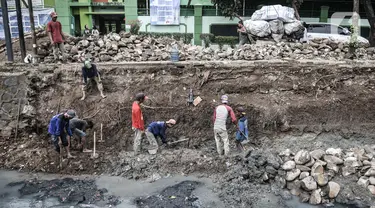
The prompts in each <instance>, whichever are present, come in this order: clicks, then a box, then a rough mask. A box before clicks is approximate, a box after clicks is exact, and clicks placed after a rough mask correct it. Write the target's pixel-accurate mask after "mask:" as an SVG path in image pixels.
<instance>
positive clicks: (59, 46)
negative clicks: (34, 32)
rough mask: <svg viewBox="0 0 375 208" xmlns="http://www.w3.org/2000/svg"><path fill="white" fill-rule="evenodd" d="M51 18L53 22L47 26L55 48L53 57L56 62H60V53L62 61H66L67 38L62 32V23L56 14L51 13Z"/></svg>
mask: <svg viewBox="0 0 375 208" xmlns="http://www.w3.org/2000/svg"><path fill="white" fill-rule="evenodd" d="M51 18H52V20H51V21H49V22H48V24H47V32H48V37H49V39H50V41H51V45H52V48H53V55H54V57H55V61H57V60H59V51H60V53H61V56H62V59H63V61H65V48H64V40H66V38H65V35H64V33H63V31H62V26H61V23H60V22H59V21H57V14H56V12H52V13H51Z"/></svg>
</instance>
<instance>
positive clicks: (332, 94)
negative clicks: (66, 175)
mask: <svg viewBox="0 0 375 208" xmlns="http://www.w3.org/2000/svg"><path fill="white" fill-rule="evenodd" d="M1 68H2V71H3V72H2V75H1V77H2V79H3V80H7V79H8V78H10V77H18V83H17V84H18V86H21V85H22V86H23V88H22V89H25V90H26V92H27V93H26V96H25V97H24V101H23V102H24V103H23V102H22V101H21V105H20V109H21V110H20V112H21V114H20V122H22V124H23V125H19V127H18V128H19V130H18V136H17V137H18V138H17V141H15V140H14V138H15V132H16V125H15V122H14V121H16V119H17V102H16V101H17V98H14V99H13V101H14V102H13V103H14V104H15V105H7V106H8V107H7V108H5V107H4V105H5V104H6V103H5V102H4V100H5V99H4V97H5V96H3V97H2V100H1V101H2V107H3V109H2V113H3V114H4V112H7V113H8V114H11V115H10V116H8V117H6V116H2V122H1V124H2V126H1V134H2V139H1V142H2V143H1V145H2V149H4V151H3V154H2V155H1V160H0V164H1V165H2V166H3V167H7V168H20V166H21V165H23V166H22V168H27V169H30V170H39V171H47V172H55V171H56V170H55V169H54V168H53V167H54V165H53V164H52V165H51V163H52V162H51V161H52V160H53V158H54V157H55V156H54V155H53V154H52V152H51V150H50V149H51V148H50V146H49V144H48V142H49V139H48V135H47V131H46V129H47V125H48V121H49V119H50V118H51V117H52V116H53V115H54V114H56V112H57V110H58V109H60V111H63V110H65V109H75V110H76V111H77V113H78V116H79V117H92V119H93V120H94V122H95V126H94V131H96V133H97V135H99V131H100V123H103V125H104V127H103V135H104V139H105V143H101V144H99V147H98V149H99V153H101V155H110V156H112V155H118V152H119V151H121V150H131V149H132V131H131V128H130V127H131V116H130V115H131V103H132V100H133V96H134V94H135V93H137V92H145V93H146V94H147V95H148V96H149V97H150V98H151V99H150V101H148V102H146V103H145V105H146V107H144V117H145V122H146V124H148V123H150V122H152V121H156V120H166V119H169V118H176V119H177V120H178V125H177V126H176V128H173V129H170V130H168V137H169V139H170V140H174V139H178V138H180V137H183V136H184V137H188V138H191V143H190V147H191V148H199V147H202V146H205V142H206V141H209V142H212V140H213V135H212V120H211V118H212V113H213V109H214V106H216V105H217V104H218V101H219V98H220V95H222V94H228V95H229V98H230V105H231V106H232V107H233V108H236V107H237V106H243V107H245V109H246V111H247V115H248V119H249V126H250V129H251V131H250V132H251V136H252V138H253V140H254V141H255V142H256V143H258V144H260V143H262V142H267V141H262V139H261V138H264V136H268V138H276V137H277V136H282V137H283V136H284V135H295V136H302V135H304V134H305V133H313V134H315V135H316V136H321V135H322V134H324V133H327V132H330V133H334V134H335V135H338V136H341V137H343V138H352V137H355V136H367V137H368V136H371V135H372V134H373V129H374V128H373V127H374V118H375V115H374V114H375V111H374V110H373V107H372V106H374V103H375V96H374V84H375V83H374V81H373V80H372V77H374V76H375V73H374V70H375V68H374V67H371V63H364V62H358V63H356V62H352V63H345V62H302V61H300V62H282V61H273V62H264V61H256V62H231V63H225V62H224V63H220V62H216V63H215V62H207V63H199V62H196V63H195V64H193V63H190V64H183V63H181V64H179V65H173V64H166V63H164V64H160V63H147V64H129V63H127V64H99V65H98V68H99V69H100V70H101V71H102V72H103V74H104V75H103V83H104V88H105V93H106V94H107V98H106V99H100V98H99V96H98V92H97V90H96V89H93V90H92V92H90V93H89V94H90V95H89V97H88V98H87V99H86V100H85V101H80V100H79V99H80V97H81V90H80V76H81V73H80V70H81V65H73V64H72V65H61V66H56V65H39V66H32V67H30V66H23V65H18V66H14V65H13V66H12V65H3V66H1ZM190 88H192V89H193V93H194V95H195V97H197V96H200V97H201V98H202V99H203V101H202V102H201V103H200V104H199V105H198V106H196V107H191V106H187V96H188V93H189V89H190ZM2 91H3V93H4V94H5V95H9V96H13V94H14V93H13V94H12V91H11V90H9V89H8V88H7V82H5V81H3V83H2ZM26 101H27V102H26ZM25 106H26V107H27V109H28V110H29V111H27V109H26V110H25ZM30 106H31V107H33V108H30ZM8 108H9V109H8ZM33 109H34V110H33ZM26 114H28V115H26ZM34 114H35V116H33V115H34ZM233 130H234V129H233V128H231V129H230V131H231V133H232V132H233ZM91 135H92V132H91ZM272 141H273V139H271V143H272ZM21 144H22V145H21ZM30 148H31V149H33V150H32V151H31V153H30V152H29V151H30ZM25 150H26V151H25ZM20 152H22V154H20ZM13 157H14V158H13ZM34 157H35V158H34ZM31 159H34V161H33V160H31ZM98 160H99V161H98V162H96V163H95V164H94V165H93V166H92V165H88V164H85V163H83V164H80V163H77V164H76V165H74V164H70V165H69V167H71V168H72V169H65V170H64V171H66V172H72V171H73V172H74V169H77V170H79V169H81V170H86V171H88V172H95V171H99V172H100V171H102V169H101V167H103V163H106V161H105V160H104V157H100V159H98ZM36 161H38V162H36ZM82 165H83V166H84V167H83V168H82V167H81V168H80V166H82Z"/></svg>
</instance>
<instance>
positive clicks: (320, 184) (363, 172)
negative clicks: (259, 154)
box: [278, 146, 375, 204]
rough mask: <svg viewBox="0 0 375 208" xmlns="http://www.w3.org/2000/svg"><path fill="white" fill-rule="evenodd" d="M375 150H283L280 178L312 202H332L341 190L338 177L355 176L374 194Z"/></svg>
mask: <svg viewBox="0 0 375 208" xmlns="http://www.w3.org/2000/svg"><path fill="white" fill-rule="evenodd" d="M374 155H375V151H374V149H373V148H371V147H368V146H367V147H366V148H364V149H359V148H352V149H350V150H348V151H346V152H345V154H344V151H343V150H342V149H334V148H329V149H327V150H326V151H324V150H322V149H318V150H314V151H312V152H308V151H306V150H301V151H299V152H297V153H296V154H295V155H294V154H293V153H291V152H290V151H289V150H286V151H284V152H282V153H280V156H281V157H282V158H283V161H284V164H283V165H282V169H283V170H284V171H286V174H285V175H284V176H283V177H282V178H279V179H278V180H280V181H283V180H285V181H286V188H287V189H289V190H290V192H291V194H293V195H296V196H299V197H300V199H301V201H303V202H309V203H310V204H320V203H323V204H328V203H333V202H334V199H335V197H336V196H337V195H338V194H339V192H340V185H339V184H338V183H336V182H334V181H332V180H333V179H334V178H335V176H338V177H347V176H349V175H356V176H358V177H360V178H359V180H358V182H357V184H358V185H360V186H363V187H366V188H367V189H368V190H369V191H370V192H371V193H372V194H373V195H375V186H374V185H375V158H374Z"/></svg>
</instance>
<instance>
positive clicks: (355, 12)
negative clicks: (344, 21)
mask: <svg viewBox="0 0 375 208" xmlns="http://www.w3.org/2000/svg"><path fill="white" fill-rule="evenodd" d="M358 18H359V0H353V17H352V22H353V23H352V28H353V29H352V34H351V37H350V43H349V54H350V58H352V59H353V58H354V57H355V49H356V48H357V46H358V30H359V28H358Z"/></svg>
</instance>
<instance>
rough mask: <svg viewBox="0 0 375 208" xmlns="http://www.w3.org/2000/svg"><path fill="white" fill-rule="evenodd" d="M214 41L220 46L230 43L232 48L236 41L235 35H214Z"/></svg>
mask: <svg viewBox="0 0 375 208" xmlns="http://www.w3.org/2000/svg"><path fill="white" fill-rule="evenodd" d="M215 43H217V44H219V47H220V48H222V47H223V45H230V46H231V47H232V48H234V46H235V45H236V44H237V43H238V37H237V36H216V37H215Z"/></svg>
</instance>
